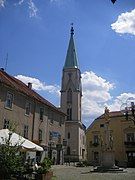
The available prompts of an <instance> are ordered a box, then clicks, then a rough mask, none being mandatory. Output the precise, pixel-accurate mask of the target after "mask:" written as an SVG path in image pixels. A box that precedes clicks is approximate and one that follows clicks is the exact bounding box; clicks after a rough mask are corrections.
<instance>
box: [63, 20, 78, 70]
mask: <svg viewBox="0 0 135 180" xmlns="http://www.w3.org/2000/svg"><path fill="white" fill-rule="evenodd" d="M70 32H71V36H70V41H69V46H68V50H67V56H66V61H65V65H64V69H66V68H78V61H77V55H76V50H75V43H74V38H73V35H74V28H73V23H72V24H71V30H70Z"/></svg>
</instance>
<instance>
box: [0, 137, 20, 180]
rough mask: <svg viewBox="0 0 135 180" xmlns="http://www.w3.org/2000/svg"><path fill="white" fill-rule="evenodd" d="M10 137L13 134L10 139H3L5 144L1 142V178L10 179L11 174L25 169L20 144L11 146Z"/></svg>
mask: <svg viewBox="0 0 135 180" xmlns="http://www.w3.org/2000/svg"><path fill="white" fill-rule="evenodd" d="M10 138H11V134H9V138H8V139H3V141H4V142H5V143H4V144H0V179H10V177H11V175H14V174H16V173H17V172H22V171H23V161H22V160H23V159H22V156H21V155H20V151H19V146H18V145H17V144H16V145H15V146H11V143H10Z"/></svg>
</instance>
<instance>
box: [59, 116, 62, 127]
mask: <svg viewBox="0 0 135 180" xmlns="http://www.w3.org/2000/svg"><path fill="white" fill-rule="evenodd" d="M61 124H62V117H60V119H59V126H61Z"/></svg>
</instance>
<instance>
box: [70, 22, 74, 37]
mask: <svg viewBox="0 0 135 180" xmlns="http://www.w3.org/2000/svg"><path fill="white" fill-rule="evenodd" d="M73 25H74V24H73V23H71V35H74V28H73Z"/></svg>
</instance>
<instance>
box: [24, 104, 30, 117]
mask: <svg viewBox="0 0 135 180" xmlns="http://www.w3.org/2000/svg"><path fill="white" fill-rule="evenodd" d="M30 106H31V105H30V102H26V109H25V110H26V111H25V114H26V115H30Z"/></svg>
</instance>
